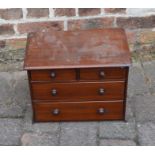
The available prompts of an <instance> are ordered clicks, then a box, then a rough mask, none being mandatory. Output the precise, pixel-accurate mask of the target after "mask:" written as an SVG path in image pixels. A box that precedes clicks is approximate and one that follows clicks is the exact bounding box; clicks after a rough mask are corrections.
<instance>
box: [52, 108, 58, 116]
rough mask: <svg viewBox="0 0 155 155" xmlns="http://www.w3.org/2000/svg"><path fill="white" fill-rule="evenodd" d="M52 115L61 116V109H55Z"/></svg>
mask: <svg viewBox="0 0 155 155" xmlns="http://www.w3.org/2000/svg"><path fill="white" fill-rule="evenodd" d="M52 114H53V115H59V114H60V110H59V109H54V110H52Z"/></svg>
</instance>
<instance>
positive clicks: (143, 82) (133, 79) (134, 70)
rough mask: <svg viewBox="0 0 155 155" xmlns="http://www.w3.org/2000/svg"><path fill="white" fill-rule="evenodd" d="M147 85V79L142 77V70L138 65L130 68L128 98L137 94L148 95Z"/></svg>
mask: <svg viewBox="0 0 155 155" xmlns="http://www.w3.org/2000/svg"><path fill="white" fill-rule="evenodd" d="M148 93H149V85H148V81H147V78H146V77H145V76H144V72H143V69H142V67H141V66H140V65H136V66H131V67H130V69H129V78H128V96H129V97H131V96H135V95H139V94H148Z"/></svg>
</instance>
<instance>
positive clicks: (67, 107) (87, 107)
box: [34, 101, 123, 121]
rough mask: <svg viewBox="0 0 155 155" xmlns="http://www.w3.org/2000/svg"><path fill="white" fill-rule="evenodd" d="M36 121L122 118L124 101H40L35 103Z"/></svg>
mask: <svg viewBox="0 0 155 155" xmlns="http://www.w3.org/2000/svg"><path fill="white" fill-rule="evenodd" d="M34 109H35V113H34V119H35V121H82V120H83V121H84V120H85V121H88V120H122V119H123V103H122V102H99V101H96V102H95V101H94V102H82V103H81V102H57V103H48V102H40V103H36V104H34Z"/></svg>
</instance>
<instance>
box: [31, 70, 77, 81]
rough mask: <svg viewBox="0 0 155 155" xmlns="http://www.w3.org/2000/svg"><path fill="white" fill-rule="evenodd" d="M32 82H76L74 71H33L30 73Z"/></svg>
mask: <svg viewBox="0 0 155 155" xmlns="http://www.w3.org/2000/svg"><path fill="white" fill-rule="evenodd" d="M30 77H31V80H32V81H71V80H76V72H75V70H74V69H56V70H33V71H31V72H30Z"/></svg>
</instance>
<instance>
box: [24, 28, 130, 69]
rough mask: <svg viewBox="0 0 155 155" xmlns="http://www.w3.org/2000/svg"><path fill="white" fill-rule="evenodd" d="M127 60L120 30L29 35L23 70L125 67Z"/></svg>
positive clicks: (126, 45)
mask: <svg viewBox="0 0 155 155" xmlns="http://www.w3.org/2000/svg"><path fill="white" fill-rule="evenodd" d="M130 64H131V57H130V52H129V47H128V43H127V38H126V34H125V31H124V30H123V29H121V28H107V29H91V30H79V31H52V30H50V29H48V30H44V31H43V32H42V31H41V32H35V33H30V34H29V35H28V42H27V48H26V55H25V61H24V69H26V70H34V69H56V68H62V69H64V68H92V67H116V66H117V67H118V66H129V65H130Z"/></svg>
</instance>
